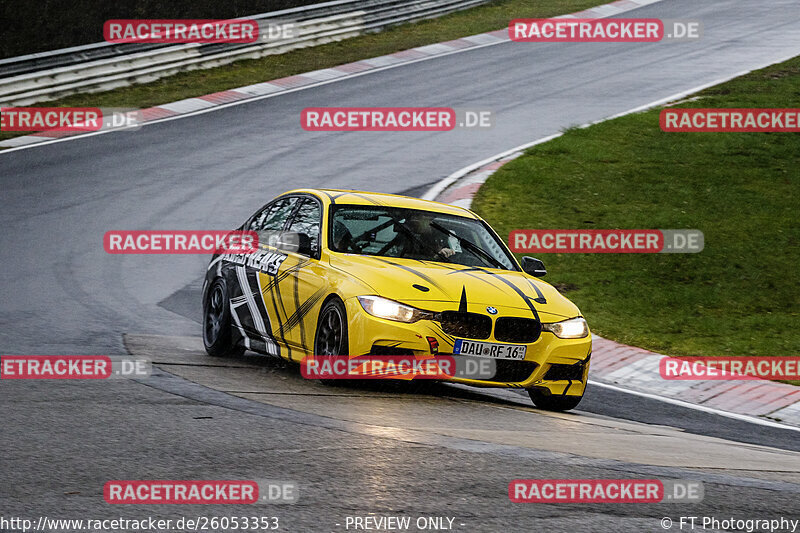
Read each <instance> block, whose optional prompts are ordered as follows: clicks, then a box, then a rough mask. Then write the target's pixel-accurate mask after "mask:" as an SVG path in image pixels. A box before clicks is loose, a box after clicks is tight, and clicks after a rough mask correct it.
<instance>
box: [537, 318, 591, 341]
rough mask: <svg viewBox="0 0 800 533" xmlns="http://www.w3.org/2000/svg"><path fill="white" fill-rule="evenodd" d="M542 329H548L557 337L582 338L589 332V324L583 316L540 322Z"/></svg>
mask: <svg viewBox="0 0 800 533" xmlns="http://www.w3.org/2000/svg"><path fill="white" fill-rule="evenodd" d="M542 331H549V332H550V333H552V334H553V335H555V336H556V337H558V338H559V339H582V338H583V337H585V336H587V335H588V334H589V325H588V324H587V323H586V320H584V319H583V317H577V318H570V319H569V320H563V321H561V322H555V323H553V324H542Z"/></svg>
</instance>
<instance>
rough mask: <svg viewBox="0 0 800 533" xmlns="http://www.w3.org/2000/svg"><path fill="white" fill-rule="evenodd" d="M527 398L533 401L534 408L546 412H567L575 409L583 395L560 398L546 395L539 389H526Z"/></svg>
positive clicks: (554, 395)
mask: <svg viewBox="0 0 800 533" xmlns="http://www.w3.org/2000/svg"><path fill="white" fill-rule="evenodd" d="M528 396H530V397H531V401H533V404H534V405H535V406H536V407H538V408H539V409H546V410H548V411H569V410H570V409H575V408H576V407H578V404H579V403H581V400H582V399H583V394H581V395H580V396H560V395H556V394H547V393H545V392H542V391H540V390H539V389H528Z"/></svg>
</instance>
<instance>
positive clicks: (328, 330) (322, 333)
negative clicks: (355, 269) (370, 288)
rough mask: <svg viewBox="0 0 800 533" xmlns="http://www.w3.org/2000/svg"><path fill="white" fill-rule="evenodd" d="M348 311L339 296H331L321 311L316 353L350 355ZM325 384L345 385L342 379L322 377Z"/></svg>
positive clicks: (315, 340)
mask: <svg viewBox="0 0 800 533" xmlns="http://www.w3.org/2000/svg"><path fill="white" fill-rule="evenodd" d="M349 352H350V340H349V337H348V335H347V311H346V310H345V308H344V304H343V303H342V301H341V300H340V299H339V298H331V299H330V300H328V301H327V302H326V303H325V305H323V306H322V309H321V310H320V312H319V319H317V332H316V334H315V335H314V355H349ZM319 381H320V382H321V383H323V384H325V385H345V384H346V383H345V380H341V379H321V380H319Z"/></svg>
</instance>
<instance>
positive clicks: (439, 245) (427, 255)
mask: <svg viewBox="0 0 800 533" xmlns="http://www.w3.org/2000/svg"><path fill="white" fill-rule="evenodd" d="M432 220H433V218H432V217H428V216H425V215H410V216H408V217H407V218H406V220H405V224H404V226H405V229H404V228H401V227H397V225H396V226H395V231H396V232H397V235H396V236H395V238H394V239H393V242H394V247H393V248H394V250H395V252H396V256H397V257H408V258H411V259H433V258H432V257H431V256H432V254H438V255H440V256H442V257H443V258H445V259H447V258H449V257H452V256H453V254H455V251H454V250H453V249H452V248H450V243H449V241H448V239H447V236H446V235H444V234H442V233H440V232H437V231H436V230H434V229H433V228H432V227H431V221H432ZM405 230H408V231H410V232H411V233H413V234H414V236H415V237H416V238H412V237H411V236H410V235H409V234H408V232H407V231H405Z"/></svg>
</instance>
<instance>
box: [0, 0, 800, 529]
mask: <svg viewBox="0 0 800 533" xmlns="http://www.w3.org/2000/svg"><path fill="white" fill-rule="evenodd" d="M625 16H626V17H654V18H662V19H693V20H701V21H702V22H703V24H704V35H703V38H702V39H701V40H699V41H694V42H686V43H650V44H641V43H630V44H623V43H615V44H589V43H574V44H559V43H553V44H533V43H514V42H509V43H504V44H499V45H495V46H489V47H485V48H480V49H477V50H472V51H466V52H463V53H457V54H453V55H449V56H445V57H440V58H433V59H431V60H428V61H422V62H417V63H414V64H411V65H406V66H401V67H398V68H393V69H389V70H384V71H380V72H375V73H371V74H368V75H364V76H359V77H355V78H351V79H344V80H342V81H338V82H336V83H331V84H328V85H323V86H320V87H314V88H309V89H306V90H300V91H295V92H291V93H288V94H283V95H279V96H276V97H273V98H266V99H261V100H256V101H252V102H247V103H243V104H242V105H236V106H232V107H228V108H225V109H220V110H217V111H213V112H210V113H205V114H199V115H196V116H191V117H187V118H182V119H179V120H171V121H166V122H161V123H157V124H152V125H146V126H145V127H143V128H141V129H140V130H138V131H135V132H116V133H109V134H104V135H96V136H90V137H84V138H79V139H74V140H69V141H66V142H59V143H54V144H49V145H43V146H36V147H31V148H28V149H24V150H15V151H10V152H8V153H0V180H2V190H3V206H4V207H3V209H2V211H0V220H2V227H3V231H2V233H0V248H2V250H3V259H4V261H3V267H4V268H2V269H0V278H1V279H2V291H3V292H2V297H0V322H2V328H0V352H1V353H3V354H53V355H55V354H110V355H123V354H126V353H133V354H137V355H146V356H148V357H151V358H152V359H153V360H154V361H155V362H156V363H157V364H156V367H157V369H156V374H155V375H154V376H153V377H152V378H150V379H148V380H146V381H142V382H134V381H120V380H113V381H107V382H97V383H88V382H66V381H65V382H48V381H27V382H3V383H2V385H0V405H1V406H2V407H1V408H2V413H3V416H2V423H1V426H2V430H0V435H2V436H1V437H0V442H2V450H3V451H2V454H0V472H1V473H2V477H3V479H4V483H3V484H2V485H0V503H1V504H2V505H1V506H0V507H1V508H2V511H3V513H4V514H5V515H6V516H25V517H34V518H35V517H38V516H40V515H47V516H50V517H59V518H111V517H117V516H123V517H131V518H134V517H138V518H141V517H146V516H148V515H149V516H159V517H163V518H175V517H179V516H183V515H189V516H197V515H205V516H233V515H242V516H244V515H253V514H258V515H263V516H277V517H279V518H280V523H281V526H282V527H281V530H282V531H302V532H306V531H307V532H332V531H336V532H339V531H346V529H345V520H346V517H348V516H351V517H352V516H368V515H373V516H396V515H406V516H411V517H414V518H415V519H416V517H420V516H426V517H428V516H437V517H452V518H454V522H453V528H454V530H455V531H465V532H466V531H470V532H472V531H476V532H478V531H480V532H483V531H486V532H489V531H510V532H515V531H534V530H536V531H569V532H573V533H575V532H580V531H587V532H588V531H663V530H664V529H662V519H663V518H665V517H670V518H671V519H672V520H674V521H675V523H674V525H673V527H672V529H673V530H677V529H678V520H679V517H680V516H699V517H703V516H713V517H717V518H719V519H722V518H731V517H734V518H741V519H756V518H757V519H764V518H779V517H787V518H794V519H798V518H800V503H798V497H799V496H800V454H798V452H800V438H799V437H800V434H798V432H797V431H792V430H788V429H786V430H783V429H777V428H770V427H764V426H759V425H755V424H751V423H748V422H744V421H736V420H732V419H728V418H723V417H719V416H716V415H713V414H709V413H703V412H699V411H695V410H692V409H687V408H683V407H678V406H673V405H669V404H665V403H663V402H659V401H655V400H647V399H643V398H640V397H637V396H633V395H629V394H625V393H621V392H615V391H610V390H607V389H602V388H600V387H592V386H590V387H589V391H588V393H587V396H586V398H585V399H584V401H583V402H582V403H581V405H580V406H579V408H578V409H577V410H576V411H573V412H570V413H566V414H553V413H546V412H543V411H539V410H537V409H535V408H533V407H532V406H531V404H530V401H529V400H528V399H527V397H523V396H521V395H520V394H518V393H516V392H513V391H481V390H475V389H469V388H466V387H460V386H452V385H442V384H437V385H425V386H421V387H415V388H411V387H404V386H397V387H394V386H393V387H389V388H388V389H387V388H384V389H381V388H376V387H373V386H368V385H364V386H361V387H354V388H348V387H335V388H330V387H325V386H322V385H320V384H318V383H316V382H310V381H305V380H303V379H302V378H301V377H300V376H299V374H298V372H297V369H296V368H293V367H291V366H290V365H288V364H287V363H284V362H282V361H278V360H274V359H269V358H263V357H256V356H254V355H252V354H249V355H245V356H244V357H242V358H239V359H235V360H225V361H219V360H211V359H210V358H208V357H206V356H205V355H204V354H203V351H202V342H201V341H200V337H199V335H200V326H199V315H200V297H199V291H200V286H201V285H200V284H201V279H202V275H203V272H204V269H205V266H206V264H207V260H208V258H207V257H203V256H191V255H184V256H181V255H172V256H170V255H162V256H159V255H151V256H146V255H142V256H135V255H127V256H115V255H109V254H106V253H105V252H104V250H103V247H102V236H103V234H104V233H105V232H106V231H108V230H112V229H150V228H160V229H207V228H215V229H229V228H233V227H236V226H238V225H239V224H241V223H242V221H243V220H245V219H246V218H247V217H248V216H249V215H250V214H251V213H252V212H253V211H255V210H256V209H257V208H258V207H259V206H261V205H263V204H264V203H265V202H266V201H268V200H270V199H271V198H273V197H274V196H276V195H278V194H280V193H282V192H284V191H285V190H288V189H290V188H295V187H335V188H348V189H350V188H352V189H362V190H376V191H379V192H396V193H400V192H404V191H409V190H413V191H416V192H419V191H423V190H424V188H425V186H428V185H432V184H433V183H435V182H436V181H438V180H440V179H442V178H444V177H445V176H447V175H448V174H450V173H451V172H454V171H455V170H458V169H459V168H461V167H464V166H466V165H468V164H470V163H473V162H475V161H478V160H481V159H484V158H486V157H489V156H491V155H493V154H495V153H498V152H502V151H504V150H507V149H509V148H512V147H514V146H517V145H520V144H523V143H525V142H529V141H532V140H535V139H537V138H540V137H544V136H547V135H550V134H553V133H557V132H558V131H560V130H562V129H563V128H565V127H569V126H573V125H579V124H583V123H587V122H591V121H595V120H600V119H603V118H606V117H609V116H612V115H615V114H618V113H623V112H625V111H628V110H631V109H634V108H637V107H639V106H643V105H646V104H649V103H652V102H655V101H658V100H661V99H663V98H666V97H669V96H671V95H676V94H679V93H682V92H684V91H688V90H690V89H692V88H695V87H700V86H703V85H706V84H709V83H712V82H714V81H716V80H721V79H725V78H729V77H731V76H734V75H736V74H738V73H741V72H743V71H747V70H751V69H755V68H759V67H763V66H766V65H768V64H771V63H774V62H778V61H781V60H784V59H788V58H789V57H792V56H794V55H797V54H798V53H800V9H798V4H797V2H796V0H795V1H790V0H772V1H770V2H765V3H755V2H744V1H741V0H739V1H733V0H713V1H711V0H707V1H700V2H698V1H697V0H664V1H662V2H659V3H656V4H653V5H651V6H648V7H645V8H641V9H639V10H636V11H632V12H629V13H626V14H625ZM314 106H342V107H345V106H353V107H368V106H387V107H397V106H444V107H452V108H469V109H483V110H490V111H492V112H493V113H494V115H495V126H494V127H493V128H492V129H488V130H453V131H450V132H442V133H420V132H408V133H324V132H316V133H315V132H307V131H304V130H303V129H302V128H301V127H300V122H299V116H300V112H301V110H302V109H304V108H306V107H314ZM554 193H555V192H554ZM549 276H550V277H552V279H551V281H554V280H556V279H557V277H558V273H557V272H552V273H550V274H549ZM548 279H550V278H548ZM526 477H527V478H534V477H535V478H630V477H640V478H659V479H667V478H675V479H696V480H701V481H703V482H704V483H705V493H706V495H705V500H704V502H703V503H698V504H691V505H689V504H666V503H660V504H629V505H624V504H559V505H532V504H513V503H511V502H510V501H509V498H508V494H507V490H508V483H509V482H510V481H511V480H513V479H517V478H526ZM253 478H270V479H286V480H294V481H296V482H297V483H298V485H299V486H300V488H301V497H300V501H299V502H298V503H296V504H293V505H283V506H277V505H275V506H259V507H258V508H257V509H256V511H254V510H253V506H249V507H247V508H245V507H237V506H225V507H223V506H210V507H204V508H202V509H198V508H197V507H198V506H155V507H154V506H144V505H142V506H114V507H112V506H110V505H108V504H106V503H105V502H104V501H103V498H102V488H103V485H104V483H105V482H106V481H108V480H111V479H253ZM350 530H351V531H352V528H351V529H350ZM684 530H687V526H686V524H684ZM698 530H700V531H702V529H699V528H698ZM790 530H791V529H790Z"/></svg>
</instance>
